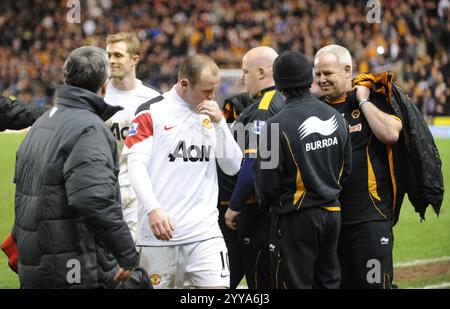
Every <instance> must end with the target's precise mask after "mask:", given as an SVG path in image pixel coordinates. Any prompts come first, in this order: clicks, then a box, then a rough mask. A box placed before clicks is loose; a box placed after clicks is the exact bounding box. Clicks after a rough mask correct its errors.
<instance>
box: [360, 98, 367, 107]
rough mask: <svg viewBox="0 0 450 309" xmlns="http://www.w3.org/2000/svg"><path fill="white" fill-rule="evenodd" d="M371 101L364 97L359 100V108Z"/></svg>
mask: <svg viewBox="0 0 450 309" xmlns="http://www.w3.org/2000/svg"><path fill="white" fill-rule="evenodd" d="M366 102H369V99H364V100H361V101H360V102H359V108H361V106H363V105H364V103H366Z"/></svg>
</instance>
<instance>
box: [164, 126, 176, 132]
mask: <svg viewBox="0 0 450 309" xmlns="http://www.w3.org/2000/svg"><path fill="white" fill-rule="evenodd" d="M175 127H176V126H171V127H168V126H166V125H165V126H164V130H166V131H168V130H170V129H173V128H175Z"/></svg>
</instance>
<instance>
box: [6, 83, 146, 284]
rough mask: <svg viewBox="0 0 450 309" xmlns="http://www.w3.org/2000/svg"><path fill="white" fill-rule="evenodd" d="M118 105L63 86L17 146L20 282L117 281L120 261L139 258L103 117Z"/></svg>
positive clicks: (124, 263) (125, 262) (129, 263)
mask: <svg viewBox="0 0 450 309" xmlns="http://www.w3.org/2000/svg"><path fill="white" fill-rule="evenodd" d="M118 109H120V107H119V108H117V107H112V106H110V105H107V104H106V103H105V102H104V101H103V99H102V98H100V97H98V96H96V95H95V94H93V93H92V92H90V91H87V90H84V89H81V88H77V87H72V86H67V85H62V86H59V87H58V88H57V99H56V106H55V107H54V108H53V109H52V110H50V111H48V112H47V113H45V114H44V115H43V116H42V117H40V118H39V119H38V120H37V121H36V123H35V124H34V125H33V126H32V127H31V129H30V131H29V132H28V134H27V136H26V138H25V140H24V141H23V143H22V145H21V146H20V148H19V151H18V152H17V160H16V172H15V179H14V180H15V182H16V193H15V215H16V217H15V222H14V228H13V237H14V240H15V241H16V243H17V245H18V248H19V257H20V263H19V277H20V283H21V285H22V287H23V288H73V287H75V288H77V287H79V288H98V287H112V286H114V285H113V284H112V278H113V276H114V275H115V273H116V271H117V267H118V264H119V265H120V266H121V267H123V268H132V267H134V266H136V265H137V263H138V256H137V253H136V250H135V247H134V243H133V240H132V238H131V235H130V232H129V230H128V227H127V225H126V224H125V222H124V221H123V218H122V209H121V206H120V191H119V185H118V179H117V175H118V171H119V168H118V155H117V149H116V143H115V140H114V137H113V135H112V134H111V132H110V131H109V129H108V128H107V127H106V125H105V123H104V120H106V119H107V118H109V117H110V116H112V115H113V114H114V113H115V112H116V111H117V110H118ZM78 269H79V271H78ZM78 274H79V275H80V276H77V275H78ZM78 277H79V279H80V280H77V278H78ZM78 281H79V282H78Z"/></svg>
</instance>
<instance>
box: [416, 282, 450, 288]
mask: <svg viewBox="0 0 450 309" xmlns="http://www.w3.org/2000/svg"><path fill="white" fill-rule="evenodd" d="M449 287H450V282H442V283H440V284H435V285H427V286H424V287H421V289H446V288H449Z"/></svg>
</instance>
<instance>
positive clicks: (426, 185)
mask: <svg viewBox="0 0 450 309" xmlns="http://www.w3.org/2000/svg"><path fill="white" fill-rule="evenodd" d="M393 78H394V76H393V74H392V73H390V72H384V73H380V74H360V75H358V76H357V77H356V78H355V79H354V80H353V84H354V85H363V86H366V87H368V88H369V89H370V90H371V93H372V94H376V95H381V96H382V97H383V99H384V100H382V102H383V104H384V105H385V108H387V109H388V110H390V113H392V114H394V115H395V116H397V117H398V118H400V119H401V121H402V124H403V129H402V134H401V135H400V138H399V141H398V142H397V143H396V144H394V145H392V147H390V146H386V147H387V152H388V154H389V155H392V157H389V160H388V162H389V176H390V178H391V179H392V184H393V195H392V200H393V209H392V216H393V217H392V220H393V223H394V224H395V223H396V222H397V221H398V218H399V214H400V207H401V204H402V201H403V198H404V195H405V193H407V194H408V198H409V200H410V202H411V204H412V205H413V206H414V208H415V211H416V212H417V213H419V215H420V217H421V219H425V211H426V209H427V207H428V206H429V205H432V207H433V209H434V211H435V213H436V214H439V211H440V208H441V204H442V201H443V198H444V180H443V175H442V162H441V159H440V156H439V151H438V149H437V147H436V144H435V142H434V139H433V136H432V135H431V132H430V130H429V129H428V126H427V124H426V123H425V121H424V119H423V117H422V115H421V113H420V111H419V110H418V109H417V107H416V106H415V105H414V104H413V102H411V100H410V98H409V97H408V96H407V95H406V94H405V92H404V91H403V90H402V89H401V88H400V87H398V86H397V85H396V84H395V83H394V82H393Z"/></svg>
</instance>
